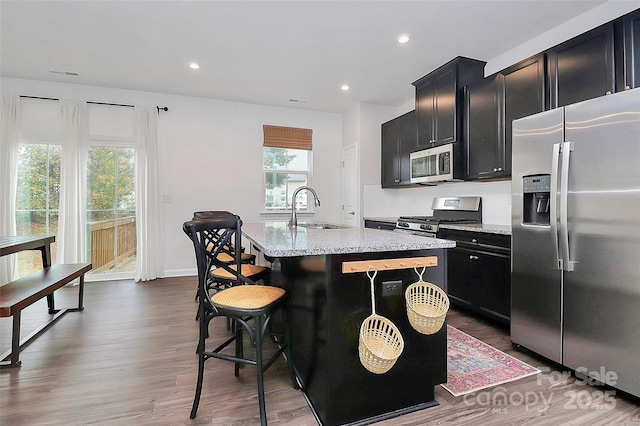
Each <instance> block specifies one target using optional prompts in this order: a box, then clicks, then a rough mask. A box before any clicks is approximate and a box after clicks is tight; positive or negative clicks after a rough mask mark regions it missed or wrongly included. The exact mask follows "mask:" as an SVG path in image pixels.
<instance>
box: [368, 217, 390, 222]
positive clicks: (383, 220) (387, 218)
mask: <svg viewBox="0 0 640 426" xmlns="http://www.w3.org/2000/svg"><path fill="white" fill-rule="evenodd" d="M362 219H363V220H375V221H376V222H388V223H396V222H397V221H398V218H397V217H364V218H362Z"/></svg>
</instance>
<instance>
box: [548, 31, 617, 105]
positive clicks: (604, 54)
mask: <svg viewBox="0 0 640 426" xmlns="http://www.w3.org/2000/svg"><path fill="white" fill-rule="evenodd" d="M546 53H547V58H548V59H547V60H548V62H547V64H548V71H547V73H548V77H549V94H550V98H549V101H550V103H549V107H550V108H557V107H561V106H565V105H569V104H573V103H575V102H581V101H584V100H587V99H592V98H597V97H599V96H604V95H606V94H609V93H613V92H614V91H615V72H614V68H615V58H614V24H613V22H610V23H608V24H605V25H601V26H600V27H597V28H595V29H593V30H591V31H588V32H586V33H584V34H582V35H579V36H577V37H574V38H572V39H571V40H569V41H566V42H564V43H562V44H560V45H558V46H555V47H553V48H551V49H549V50H548V51H547V52H546Z"/></svg>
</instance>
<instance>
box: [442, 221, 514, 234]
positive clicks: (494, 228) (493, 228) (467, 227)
mask: <svg viewBox="0 0 640 426" xmlns="http://www.w3.org/2000/svg"><path fill="white" fill-rule="evenodd" d="M440 228H444V229H457V230H458V231H471V232H484V233H485V234H500V235H511V227H510V226H509V225H491V224H488V223H479V224H472V223H469V224H464V223H460V224H447V225H440Z"/></svg>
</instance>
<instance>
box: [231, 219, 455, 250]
mask: <svg viewBox="0 0 640 426" xmlns="http://www.w3.org/2000/svg"><path fill="white" fill-rule="evenodd" d="M301 223H304V222H301ZM242 234H243V235H244V236H245V237H246V238H248V239H249V240H251V241H252V242H253V243H254V244H255V245H256V247H258V248H259V249H260V250H262V252H263V253H264V254H265V255H267V256H272V257H294V256H313V255H320V254H347V253H370V252H391V251H406V250H429V249H440V248H453V247H455V245H456V244H455V242H454V241H449V240H441V239H438V238H427V237H421V236H416V235H411V234H407V233H403V232H392V231H382V230H378V229H368V228H355V227H348V228H343V229H313V228H304V227H301V226H298V228H297V229H296V230H295V231H293V232H292V230H290V229H289V228H288V227H287V222H286V221H278V222H263V223H245V224H243V225H242Z"/></svg>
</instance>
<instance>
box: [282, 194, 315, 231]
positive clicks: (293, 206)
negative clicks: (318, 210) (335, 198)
mask: <svg viewBox="0 0 640 426" xmlns="http://www.w3.org/2000/svg"><path fill="white" fill-rule="evenodd" d="M303 189H306V190H307V191H310V192H311V193H312V194H313V198H314V199H315V205H316V207H318V206H320V199H319V198H318V194H316V191H315V190H314V189H313V188H311V187H310V186H301V187H299V188H296V190H295V191H293V195H292V196H291V219H290V220H289V224H288V226H289V228H296V227H297V226H298V216H296V197H297V196H298V192H300V191H302V190H303Z"/></svg>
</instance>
